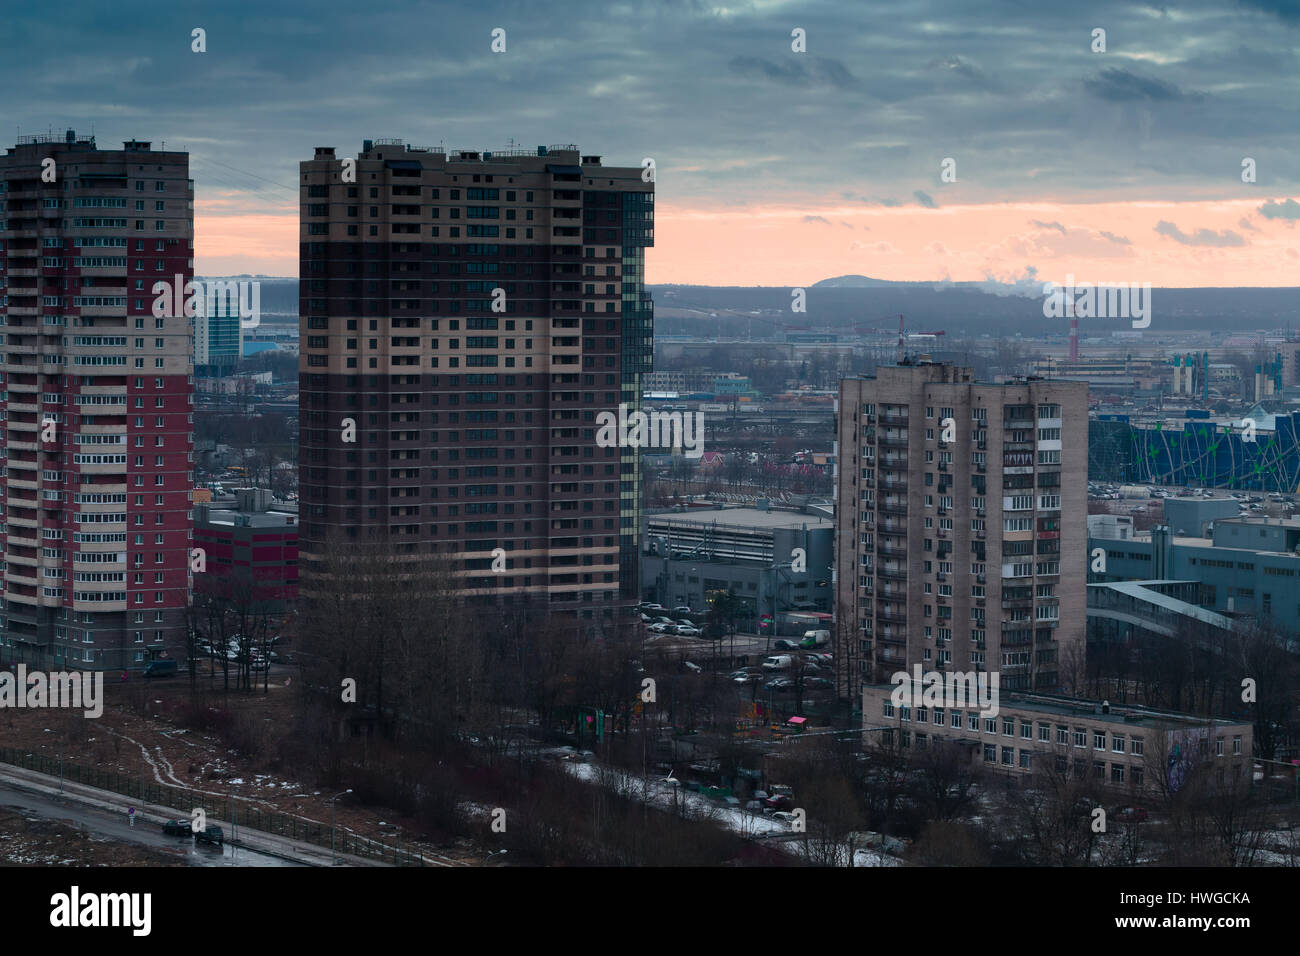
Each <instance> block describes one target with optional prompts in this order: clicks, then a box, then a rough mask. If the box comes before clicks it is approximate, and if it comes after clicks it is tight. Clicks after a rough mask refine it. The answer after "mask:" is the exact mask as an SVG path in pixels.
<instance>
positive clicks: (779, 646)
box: [772, 638, 799, 651]
mask: <svg viewBox="0 0 1300 956" xmlns="http://www.w3.org/2000/svg"><path fill="white" fill-rule="evenodd" d="M798 647H799V645H798V644H796V643H795V642H794V641H787V640H786V639H785V638H782V639H781V640H779V641H773V642H772V650H774V651H793V650H797V649H798Z"/></svg>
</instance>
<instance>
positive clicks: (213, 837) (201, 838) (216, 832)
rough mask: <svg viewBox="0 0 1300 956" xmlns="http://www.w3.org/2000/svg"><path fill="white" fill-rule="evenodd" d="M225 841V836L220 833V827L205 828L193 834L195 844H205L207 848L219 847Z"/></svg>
mask: <svg viewBox="0 0 1300 956" xmlns="http://www.w3.org/2000/svg"><path fill="white" fill-rule="evenodd" d="M225 839H226V835H225V834H224V833H223V832H222V831H221V827H214V826H207V827H204V828H203V829H202V830H199V831H197V832H196V833H195V834H194V842H195V843H206V844H208V845H209V846H221V844H222V843H224V842H225Z"/></svg>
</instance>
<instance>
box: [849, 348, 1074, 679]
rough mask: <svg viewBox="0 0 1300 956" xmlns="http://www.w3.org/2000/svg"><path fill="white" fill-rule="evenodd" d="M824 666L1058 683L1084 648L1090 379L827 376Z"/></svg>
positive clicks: (927, 368) (860, 672) (920, 369)
mask: <svg viewBox="0 0 1300 956" xmlns="http://www.w3.org/2000/svg"><path fill="white" fill-rule="evenodd" d="M836 415H837V447H836V451H837V454H838V464H837V471H836V482H837V489H838V506H837V508H836V532H837V534H836V569H835V579H836V619H837V630H836V633H837V641H838V644H839V646H838V647H837V651H836V663H837V665H838V667H837V673H838V677H837V680H838V681H839V683H840V690H841V692H842V693H845V694H847V695H851V696H853V697H856V696H857V695H858V694H859V693H860V692H861V687H862V685H863V684H864V683H866V684H871V683H882V682H887V681H889V680H890V678H891V676H892V675H893V674H894V673H896V672H898V671H904V670H909V669H910V668H912V667H913V665H915V664H921V665H923V667H924V669H925V670H938V671H943V670H953V671H963V672H971V671H990V672H994V671H996V672H998V674H999V680H1000V686H1001V688H1002V689H1005V690H1028V689H1033V690H1056V689H1058V688H1059V687H1060V686H1061V684H1062V677H1063V670H1064V671H1069V670H1070V668H1071V667H1073V666H1074V665H1075V659H1077V658H1078V656H1079V655H1082V653H1083V651H1084V623H1085V596H1084V588H1085V584H1086V574H1085V572H1086V568H1085V566H1084V565H1085V557H1086V552H1085V548H1086V545H1087V468H1088V387H1087V385H1086V384H1084V383H1074V382H1054V381H1047V380H1043V379H1037V378H1030V379H1027V380H1020V381H1016V382H1011V383H1007V384H1002V385H989V384H981V383H977V382H975V381H974V376H973V373H972V371H971V370H970V369H967V368H959V367H954V366H952V365H947V364H932V363H928V362H924V361H921V362H916V363H910V364H904V365H899V366H892V367H881V368H878V369H877V371H876V374H875V376H874V377H871V378H846V379H843V380H842V381H841V382H840V393H839V400H838V404H837V407H836Z"/></svg>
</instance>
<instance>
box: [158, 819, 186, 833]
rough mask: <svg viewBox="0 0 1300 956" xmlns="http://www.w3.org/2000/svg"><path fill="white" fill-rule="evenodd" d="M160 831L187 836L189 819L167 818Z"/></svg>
mask: <svg viewBox="0 0 1300 956" xmlns="http://www.w3.org/2000/svg"><path fill="white" fill-rule="evenodd" d="M162 831H163V833H164V834H165V835H167V836H189V835H190V832H191V831H190V821H189V820H168V821H167V822H166V823H164V824H163V825H162Z"/></svg>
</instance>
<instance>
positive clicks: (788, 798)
mask: <svg viewBox="0 0 1300 956" xmlns="http://www.w3.org/2000/svg"><path fill="white" fill-rule="evenodd" d="M763 806H765V807H766V808H767V809H769V810H789V809H791V808H792V807H793V806H794V797H793V796H792V795H791V794H788V793H774V794H772V796H770V797H768V798H767V799H766V800H764V801H763Z"/></svg>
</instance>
